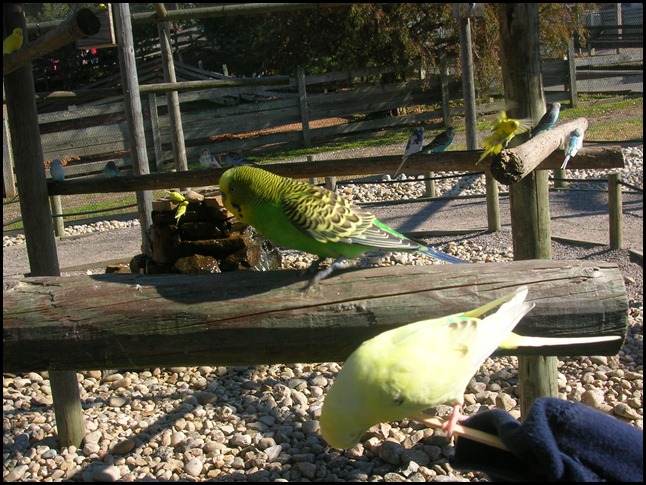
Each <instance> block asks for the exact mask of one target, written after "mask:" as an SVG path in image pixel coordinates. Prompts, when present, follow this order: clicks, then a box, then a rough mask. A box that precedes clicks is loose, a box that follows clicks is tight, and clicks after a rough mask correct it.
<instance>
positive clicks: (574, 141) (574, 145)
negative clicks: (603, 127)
mask: <svg viewBox="0 0 646 485" xmlns="http://www.w3.org/2000/svg"><path fill="white" fill-rule="evenodd" d="M582 147H583V130H582V129H581V128H575V129H574V130H573V131H572V132H570V135H569V136H568V138H567V140H566V147H565V160H563V164H562V165H561V170H565V167H567V163H568V162H569V161H570V158H572V157H573V156H575V155H576V154H577V153H579V150H580V149H581V148H582Z"/></svg>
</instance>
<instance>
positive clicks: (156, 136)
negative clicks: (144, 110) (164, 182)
mask: <svg viewBox="0 0 646 485" xmlns="http://www.w3.org/2000/svg"><path fill="white" fill-rule="evenodd" d="M148 114H149V116H150V131H151V132H152V135H153V146H154V147H155V148H154V149H155V166H156V167H157V171H158V172H162V171H163V170H164V150H163V149H162V139H161V129H160V127H159V112H158V111H157V95H156V94H155V93H150V94H149V95H148Z"/></svg>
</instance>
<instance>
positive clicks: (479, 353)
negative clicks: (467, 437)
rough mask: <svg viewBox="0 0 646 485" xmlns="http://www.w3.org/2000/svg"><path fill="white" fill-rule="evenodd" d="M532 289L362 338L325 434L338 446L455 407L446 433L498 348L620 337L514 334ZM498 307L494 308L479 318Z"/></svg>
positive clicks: (337, 386) (333, 397) (329, 401)
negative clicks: (391, 423) (377, 429)
mask: <svg viewBox="0 0 646 485" xmlns="http://www.w3.org/2000/svg"><path fill="white" fill-rule="evenodd" d="M527 293H528V289H527V287H526V286H522V287H519V288H518V289H517V290H516V291H515V292H514V293H511V294H509V295H506V296H503V297H501V298H498V299H496V300H494V301H492V302H491V303H488V304H486V305H483V306H481V307H479V308H476V309H475V310H471V311H468V312H465V313H457V314H454V315H449V316H446V317H442V318H434V319H432V320H422V321H419V322H415V323H411V324H408V325H405V326H403V327H398V328H395V329H393V330H388V331H386V332H383V333H381V334H379V335H377V336H376V337H374V338H372V339H370V340H368V341H366V342H364V343H363V344H361V345H360V346H359V348H358V349H356V350H355V351H354V352H353V353H352V354H351V355H350V357H348V359H347V360H346V361H345V363H344V364H343V367H342V369H341V371H340V372H339V374H338V375H337V377H336V379H335V381H334V383H333V385H332V387H331V388H330V390H329V391H328V394H327V397H326V398H325V401H324V402H323V408H322V410H321V419H320V425H321V434H322V435H323V438H325V440H326V441H327V442H328V443H329V444H330V445H331V446H332V447H334V448H351V447H353V446H354V445H356V444H357V443H358V442H359V441H360V440H361V437H362V436H363V434H364V433H365V432H366V431H367V430H368V429H369V428H370V427H371V426H374V425H375V424H378V423H383V422H388V421H399V420H401V419H404V418H406V417H409V418H413V419H415V416H420V415H421V413H422V411H424V410H425V409H427V408H431V407H435V406H437V405H439V404H445V403H448V404H452V405H453V412H452V414H451V416H450V418H449V420H448V421H446V422H445V423H444V424H443V426H442V428H443V429H444V430H445V431H446V432H447V433H448V435H449V437H450V436H451V434H452V433H453V427H454V426H455V425H456V424H457V423H458V422H459V421H461V420H462V419H465V417H463V416H462V415H461V414H460V408H461V405H462V402H463V399H464V396H463V394H464V391H465V389H466V387H467V385H468V383H469V381H470V380H471V378H472V377H473V375H474V374H475V373H476V372H477V370H478V369H479V367H480V365H481V364H482V363H483V362H484V360H485V359H486V358H487V357H489V355H491V354H492V353H493V352H494V350H496V349H497V348H504V349H516V348H519V347H541V346H545V345H569V344H575V343H579V344H580V343H590V342H600V341H608V340H615V339H619V338H620V337H616V336H606V337H581V338H541V337H523V336H521V335H518V334H515V333H512V330H513V329H514V327H515V326H516V324H518V322H519V321H520V320H521V318H523V316H525V314H527V312H529V311H530V310H531V309H532V308H533V307H534V304H533V303H529V302H526V301H525V298H526V297H527ZM498 306H500V308H499V309H498V311H497V312H495V313H494V314H492V315H489V316H487V317H485V318H483V319H480V317H481V316H482V315H483V314H485V313H487V312H489V311H491V310H493V309H494V308H496V307H498Z"/></svg>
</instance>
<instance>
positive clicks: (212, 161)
mask: <svg viewBox="0 0 646 485" xmlns="http://www.w3.org/2000/svg"><path fill="white" fill-rule="evenodd" d="M200 165H202V166H203V167H204V168H222V166H221V165H220V164H219V163H218V160H217V158H215V157H214V156H213V155H211V150H209V149H208V148H202V153H201V154H200Z"/></svg>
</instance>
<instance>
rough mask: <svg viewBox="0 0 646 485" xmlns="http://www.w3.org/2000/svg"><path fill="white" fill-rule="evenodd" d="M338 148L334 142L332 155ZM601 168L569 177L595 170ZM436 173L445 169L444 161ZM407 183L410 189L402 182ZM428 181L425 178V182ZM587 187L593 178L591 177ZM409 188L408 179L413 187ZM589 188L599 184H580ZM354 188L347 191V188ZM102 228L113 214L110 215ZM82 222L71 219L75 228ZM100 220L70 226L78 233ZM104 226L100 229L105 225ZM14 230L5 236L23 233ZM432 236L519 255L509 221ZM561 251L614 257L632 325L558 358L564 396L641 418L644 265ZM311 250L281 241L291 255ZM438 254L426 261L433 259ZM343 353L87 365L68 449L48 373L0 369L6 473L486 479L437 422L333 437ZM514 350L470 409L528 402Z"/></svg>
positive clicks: (633, 421)
mask: <svg viewBox="0 0 646 485" xmlns="http://www.w3.org/2000/svg"><path fill="white" fill-rule="evenodd" d="M642 153H643V147H637V148H628V149H626V154H627V162H628V163H627V168H626V169H625V170H624V171H625V173H624V179H625V180H626V181H627V182H629V183H631V184H633V185H637V186H640V187H641V186H642V184H643V182H642V177H643V155H642ZM332 156H334V155H332ZM599 172H600V173H595V172H592V173H591V172H590V171H587V172H575V171H572V172H569V173H568V176H571V177H578V176H580V175H583V174H586V175H587V177H591V178H598V177H601V176H603V175H604V174H603V173H601V171H599ZM438 175H439V174H438ZM482 180H484V177H482V178H480V177H475V178H474V180H469V181H466V180H465V181H464V184H463V186H462V187H461V188H456V187H454V186H452V183H453V182H451V181H447V182H439V183H438V190H439V192H440V193H447V194H452V193H454V192H456V191H459V192H460V193H461V194H462V195H465V194H467V193H482V192H483V190H484V182H482ZM406 186H409V187H408V188H405V187H406ZM418 186H419V187H418ZM582 186H583V185H582ZM395 187H396V186H395V185H390V186H388V187H387V188H384V187H383V186H365V185H357V186H355V187H349V186H342V187H340V190H342V191H343V193H344V194H346V195H348V196H351V197H353V198H354V199H355V200H357V201H366V200H372V201H374V200H375V199H381V198H384V197H388V198H397V197H410V198H415V197H419V196H420V195H421V193H420V190H423V183H420V182H411V183H410V184H403V185H400V186H398V188H395ZM403 187H404V188H403ZM584 187H585V188H589V185H584ZM348 189H351V190H348ZM101 227H105V226H101ZM70 229H72V228H70ZM88 230H91V229H89V228H77V229H72V231H73V233H78V232H81V231H88ZM96 230H102V229H101V228H97V229H96ZM17 243H19V241H18V240H17V239H16V240H12V241H7V239H6V238H5V241H4V245H5V246H6V245H9V244H17ZM430 244H432V245H433V246H434V247H436V248H440V249H444V250H446V251H447V252H453V253H455V254H457V255H459V256H460V257H465V258H467V259H470V260H472V261H485V262H486V261H507V260H511V259H512V257H513V250H512V248H511V242H510V234H509V231H501V232H499V233H494V234H482V235H477V236H475V237H469V238H462V239H459V238H436V239H434V240H432V241H430ZM553 257H554V259H577V258H590V259H595V258H596V259H602V260H606V261H616V262H617V264H618V265H619V267H620V269H621V270H622V272H623V274H624V277H625V281H626V287H627V291H628V294H629V306H630V308H629V328H628V335H627V338H626V342H625V344H624V346H623V347H622V349H621V351H620V352H619V354H618V355H616V356H612V357H606V356H587V357H570V358H565V359H564V360H561V361H559V364H558V366H559V375H558V384H559V395H560V397H562V398H564V399H568V400H571V401H575V402H582V403H584V404H586V405H589V406H592V407H595V408H597V409H600V410H602V411H604V412H606V413H608V414H610V415H613V416H615V417H616V418H617V419H620V420H622V421H624V422H626V423H628V424H630V425H632V426H635V427H637V428H639V429H643V270H642V267H641V264H636V263H634V262H631V260H630V255H629V253H628V252H627V251H609V250H607V248H605V249H603V248H601V249H600V248H599V247H593V248H584V247H580V246H573V245H565V244H560V243H554V245H553ZM310 261H311V258H309V256H307V255H301V254H295V253H294V252H285V265H286V266H290V267H303V266H305V265H306V264H309V262H310ZM424 262H425V259H424V258H418V257H415V256H411V255H406V254H404V255H402V254H401V253H395V254H391V253H381V254H377V255H369V256H366V257H365V258H363V259H362V261H361V263H362V264H365V265H373V264H422V263H424ZM426 262H428V261H426ZM340 368H341V364H340V363H302V364H294V365H261V366H253V367H245V366H236V367H221V366H220V367H219V366H216V365H214V366H200V367H188V368H184V367H180V368H167V369H159V368H156V369H148V370H143V371H136V372H135V371H129V370H119V371H118V372H116V373H114V374H112V375H107V376H103V375H102V373H101V372H100V371H93V370H86V371H81V372H79V373H78V380H79V387H80V391H81V399H82V402H83V415H84V419H85V422H86V431H87V436H86V439H85V441H84V443H83V445H82V446H81V447H80V448H75V447H68V448H63V449H61V448H59V447H58V446H57V443H56V430H55V420H54V411H53V409H52V405H51V403H52V397H51V389H50V386H49V381H48V379H47V373H34V372H32V373H27V374H24V375H13V374H7V373H4V374H3V411H4V413H3V425H4V426H3V479H4V480H5V481H9V482H10V481H63V480H72V481H140V480H141V481H207V480H218V481H486V480H487V478H486V476H484V475H482V474H480V473H466V474H465V473H460V472H457V471H455V470H453V469H452V468H451V466H450V465H449V464H448V457H449V456H450V455H451V453H452V449H453V447H452V445H449V444H447V443H446V442H445V440H444V438H443V437H442V436H441V433H438V432H434V431H433V430H431V429H427V428H425V427H424V426H422V425H419V424H417V423H414V422H411V421H408V420H404V421H402V422H398V423H384V424H382V425H379V426H376V427H374V428H372V429H371V432H370V433H369V434H368V436H367V437H366V439H365V441H363V442H362V443H360V444H359V445H357V446H356V447H354V448H352V449H349V450H345V451H343V450H336V449H330V448H329V447H328V446H327V445H326V443H325V442H324V441H323V439H322V438H321V436H320V434H319V428H318V421H317V418H318V417H319V415H320V409H321V404H322V403H323V401H324V398H325V395H326V392H327V389H329V386H330V385H331V384H332V383H333V382H334V377H335V375H336V374H337V372H338V371H339V369H340ZM517 380H518V374H517V359H516V358H515V357H501V358H494V359H487V361H486V362H485V364H484V365H483V366H482V367H481V368H480V370H479V371H478V373H477V374H476V376H475V377H474V379H473V380H472V381H471V384H470V385H469V387H468V389H467V390H466V394H465V404H466V406H465V412H466V413H475V412H477V411H478V410H481V409H486V408H494V407H498V408H503V409H505V410H507V411H509V412H510V413H512V414H513V415H515V416H517V415H518V414H519V405H518V396H517V390H518V388H517V386H518V382H517Z"/></svg>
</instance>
